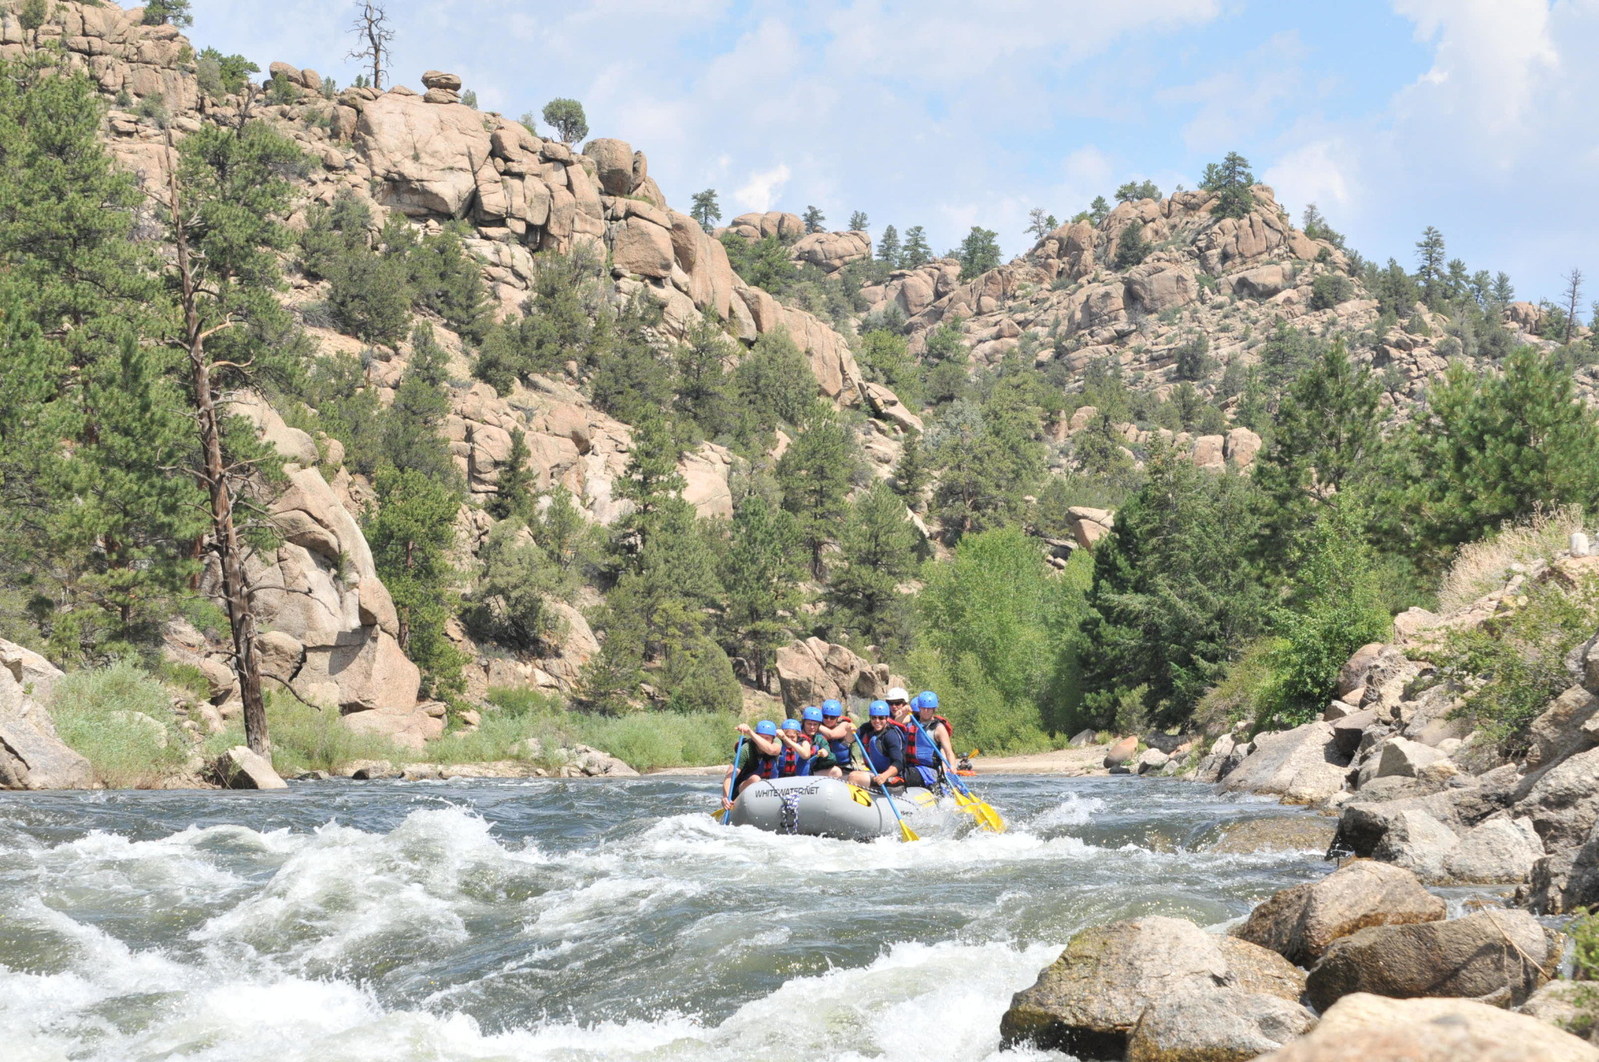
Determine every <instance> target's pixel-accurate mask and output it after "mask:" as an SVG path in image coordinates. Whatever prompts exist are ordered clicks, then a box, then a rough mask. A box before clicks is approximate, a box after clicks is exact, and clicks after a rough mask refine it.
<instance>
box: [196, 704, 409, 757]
mask: <svg viewBox="0 0 1599 1062" xmlns="http://www.w3.org/2000/svg"><path fill="white" fill-rule="evenodd" d="M267 735H268V737H269V738H270V740H271V742H272V766H273V769H275V770H276V771H277V772H278V774H280V775H282V776H283V777H285V778H292V777H294V776H295V775H299V774H304V773H305V772H306V771H334V770H337V769H338V768H339V767H341V766H343V765H344V764H347V763H349V762H351V761H352V760H389V761H391V762H396V763H397V762H401V761H404V760H410V759H420V758H421V757H420V756H418V755H417V754H416V753H414V752H412V751H411V750H410V749H406V748H402V747H400V746H398V745H395V744H394V743H393V742H392V741H389V740H388V739H387V738H384V737H379V736H377V735H375V734H357V733H356V732H355V731H353V730H351V729H350V728H349V727H348V726H346V725H345V724H344V722H343V720H342V718H341V716H340V715H339V711H338V709H337V708H320V709H319V708H315V707H313V706H311V705H309V704H306V703H305V702H304V701H301V700H300V699H299V698H297V697H291V696H288V695H286V694H280V693H276V692H272V693H268V694H267ZM242 744H244V731H243V728H242V726H241V725H240V724H238V723H235V724H233V725H232V726H230V727H229V728H228V729H227V730H225V731H223V732H222V733H221V734H214V735H212V736H211V737H210V738H209V739H207V741H206V744H205V752H206V756H207V758H210V757H211V756H215V755H217V754H218V753H220V752H221V751H222V750H223V749H227V748H231V747H233V746H234V745H242Z"/></svg>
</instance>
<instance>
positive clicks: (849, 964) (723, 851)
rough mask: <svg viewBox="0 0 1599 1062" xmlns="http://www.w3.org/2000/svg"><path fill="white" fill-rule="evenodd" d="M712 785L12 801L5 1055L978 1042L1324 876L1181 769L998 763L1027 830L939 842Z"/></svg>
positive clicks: (994, 794) (94, 1057)
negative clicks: (1141, 924) (769, 811)
mask: <svg viewBox="0 0 1599 1062" xmlns="http://www.w3.org/2000/svg"><path fill="white" fill-rule="evenodd" d="M713 788H714V783H713V782H710V781H706V780H701V779H683V778H673V779H644V780H640V781H635V782H560V781H542V780H541V781H515V782H511V781H483V782H476V783H442V784H441V783H413V784H403V783H362V784H354V783H312V784H305V785H296V786H295V787H293V788H292V789H291V790H289V791H288V792H287V793H282V794H253V795H240V794H215V793H205V794H181V793H115V794H105V793H52V794H14V795H7V796H6V797H5V798H4V801H3V802H0V1032H3V1034H4V1043H5V1045H6V1050H5V1057H6V1058H7V1059H8V1060H10V1062H36V1060H37V1062H44V1060H50V1062H57V1060H64V1059H69V1058H70V1059H82V1060H87V1062H133V1060H146V1059H148V1060H155V1059H162V1060H176V1059H184V1060H207V1062H209V1060H216V1062H223V1060H226V1062H252V1060H256V1059H260V1060H262V1062H266V1060H271V1062H293V1060H299V1059H305V1060H311V1059H316V1060H318V1062H329V1060H331V1062H340V1060H348V1062H364V1060H369V1059H370V1060H373V1062H377V1060H380V1059H381V1060H383V1062H394V1060H396V1059H399V1060H405V1059H429V1060H435V1059H437V1060H478V1059H529V1060H545V1059H548V1060H561V1062H583V1060H589V1059H649V1060H652V1062H673V1060H679V1059H683V1060H688V1059H695V1060H700V1059H709V1060H713V1062H715V1060H722V1059H726V1060H729V1062H732V1060H735V1059H736V1060H740V1062H743V1060H746V1059H750V1058H762V1059H773V1060H785V1059H796V1060H799V1059H804V1060H807V1062H810V1060H814V1059H818V1058H828V1059H888V1060H899V1059H906V1060H911V1059H914V1060H917V1062H924V1060H925V1059H927V1058H929V1057H933V1058H939V1059H947V1060H951V1062H962V1060H970V1059H986V1058H990V1057H994V1056H996V1055H997V1051H998V1026H999V1018H1000V1015H1001V1014H1003V1012H1004V1010H1005V1008H1006V1007H1007V1006H1008V1004H1009V1001H1010V997H1011V995H1012V994H1013V993H1014V992H1016V991H1018V990H1019V989H1021V988H1024V987H1026V986H1027V985H1030V984H1031V983H1032V982H1033V980H1034V978H1035V977H1036V976H1037V974H1038V971H1039V970H1040V969H1041V968H1042V967H1044V966H1046V965H1048V964H1049V962H1051V961H1052V960H1053V959H1054V958H1055V956H1056V955H1057V954H1059V951H1060V949H1061V947H1062V946H1063V945H1064V943H1065V942H1066V940H1067V939H1068V938H1069V937H1070V936H1071V934H1072V933H1073V932H1075V931H1076V930H1078V929H1080V928H1082V927H1083V926H1085V925H1089V924H1093V923H1100V922H1106V921H1111V920H1114V919H1116V918H1124V917H1132V916H1136V915H1141V914H1149V913H1161V914H1170V915H1176V916H1179V917H1186V918H1191V919H1193V920H1195V921H1197V922H1199V923H1201V924H1207V925H1216V924H1221V923H1225V922H1227V921H1229V920H1232V919H1235V918H1237V917H1239V916H1240V915H1242V914H1243V913H1245V912H1246V911H1247V910H1248V909H1249V907H1250V906H1251V905H1252V903H1254V902H1255V901H1257V900H1259V899H1260V898H1261V897H1263V896H1265V895H1267V894H1268V893H1270V892H1271V891H1273V890H1275V889H1278V888H1281V887H1284V886H1286V885H1289V884H1294V883H1296V882H1299V881H1304V880H1309V879H1310V878H1312V877H1315V876H1318V875H1320V874H1322V873H1325V869H1326V868H1325V867H1324V866H1323V865H1322V864H1321V863H1320V862H1319V860H1318V859H1317V858H1316V854H1315V853H1306V852H1282V851H1278V852H1263V853H1256V854H1252V855H1221V854H1216V853H1211V852H1207V851H1204V850H1202V848H1201V845H1200V842H1201V841H1202V839H1203V838H1204V837H1205V836H1207V834H1208V833H1209V832H1211V831H1213V830H1214V829H1215V828H1216V827H1217V826H1219V825H1221V824H1223V823H1226V822H1228V821H1230V820H1236V819H1240V818H1258V817H1263V816H1268V815H1291V814H1298V813H1299V812H1296V811H1294V810H1292V809H1285V808H1277V807H1275V806H1272V805H1268V804H1265V803H1261V802H1256V801H1250V800H1247V799H1246V800H1227V799H1221V798H1217V797H1215V796H1213V795H1212V794H1211V793H1210V792H1209V791H1208V790H1206V789H1204V788H1202V787H1198V786H1193V785H1185V784H1183V783H1177V782H1169V781H1161V780H1149V779H1130V778H1120V779H1071V780H1064V779H1041V778H1030V779H1023V778H989V779H983V780H982V785H981V795H982V796H983V798H984V799H986V800H988V801H989V802H990V803H992V804H993V805H994V806H995V807H996V808H998V809H999V810H1000V811H1001V812H1002V813H1003V814H1004V815H1005V816H1006V818H1007V819H1008V820H1009V822H1010V824H1011V829H1010V831H1009V832H1007V833H1005V834H1002V835H994V834H988V833H983V832H975V831H971V830H970V829H969V828H966V827H969V826H970V824H969V823H965V822H963V820H962V817H960V816H954V817H953V818H954V819H955V821H956V823H957V824H958V825H959V826H960V827H961V828H950V829H945V830H942V831H939V832H938V833H937V835H935V836H930V837H928V838H927V839H925V840H923V841H921V842H918V843H916V844H902V843H900V842H899V841H898V840H897V839H893V838H885V839H883V840H880V841H877V842H873V843H870V844H858V843H852V842H847V841H834V840H827V839H821V838H810V837H780V836H776V835H772V834H767V833H762V832H760V831H758V830H754V829H751V828H736V829H735V828H729V827H723V826H720V825H718V824H717V823H716V822H715V821H714V820H713V819H712V818H711V817H710V816H709V815H708V814H706V812H707V811H708V810H709V809H710V808H711V807H712V806H713V805H714V799H715V798H714V794H713V793H712V790H713ZM1005 1057H1006V1058H1007V1059H1008V1060H1026V1059H1028V1058H1030V1057H1034V1058H1043V1057H1057V1056H1051V1055H1029V1054H1027V1053H1026V1052H1022V1053H1008V1054H1007V1055H1006V1056H1005Z"/></svg>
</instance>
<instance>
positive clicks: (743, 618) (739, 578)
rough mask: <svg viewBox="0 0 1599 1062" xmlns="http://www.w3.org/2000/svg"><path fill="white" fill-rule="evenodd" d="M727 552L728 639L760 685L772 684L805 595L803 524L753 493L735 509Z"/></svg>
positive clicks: (732, 651) (724, 569)
mask: <svg viewBox="0 0 1599 1062" xmlns="http://www.w3.org/2000/svg"><path fill="white" fill-rule="evenodd" d="M730 535H731V537H730V541H729V543H728V549H727V552H726V554H725V555H724V558H723V564H722V584H723V585H724V586H725V587H726V588H727V603H726V611H725V613H724V615H723V619H722V630H723V636H722V644H723V646H724V647H725V648H726V649H727V651H728V653H729V654H730V655H732V656H734V657H736V658H739V659H742V660H743V661H744V665H745V672H746V674H747V675H748V677H749V679H750V681H751V682H753V683H754V684H755V686H756V687H757V688H758V689H763V690H765V689H769V688H770V685H771V677H772V665H773V661H774V660H775V657H776V653H777V650H778V649H779V648H780V647H781V646H784V645H787V644H788V642H789V641H790V640H791V638H792V637H793V626H794V624H795V623H796V621H797V620H796V618H797V617H798V615H799V610H800V606H801V604H802V603H803V598H802V596H801V594H800V590H799V582H800V580H801V579H802V578H803V577H804V566H803V564H802V563H801V555H800V552H799V544H800V535H799V524H798V522H797V521H796V520H795V519H794V515H793V514H792V513H788V512H784V511H783V510H782V509H780V508H778V507H777V506H775V505H773V504H772V503H771V502H769V501H768V500H766V499H765V498H764V497H762V496H761V495H759V494H751V495H749V496H748V497H746V498H745V499H744V500H743V501H741V502H740V503H739V506H738V508H737V509H736V510H735V511H734V513H733V524H732V527H731V529H730Z"/></svg>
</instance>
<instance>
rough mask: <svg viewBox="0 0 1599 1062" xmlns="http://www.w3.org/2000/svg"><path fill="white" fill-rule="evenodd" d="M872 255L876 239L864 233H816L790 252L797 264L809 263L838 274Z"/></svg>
mask: <svg viewBox="0 0 1599 1062" xmlns="http://www.w3.org/2000/svg"><path fill="white" fill-rule="evenodd" d="M871 254H872V238H871V237H870V236H868V235H867V234H866V233H864V232H813V233H811V234H810V235H809V236H805V237H802V238H801V239H800V240H799V241H798V242H797V243H795V244H794V246H792V247H790V248H789V249H788V255H789V257H790V258H791V259H793V260H794V261H795V262H806V263H809V264H810V265H813V266H816V267H817V268H818V269H821V270H823V271H824V272H827V273H836V272H838V270H840V269H843V268H844V267H845V266H847V265H849V264H850V263H851V262H855V261H859V260H860V259H863V258H869V257H871Z"/></svg>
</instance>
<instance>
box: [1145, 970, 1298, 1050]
mask: <svg viewBox="0 0 1599 1062" xmlns="http://www.w3.org/2000/svg"><path fill="white" fill-rule="evenodd" d="M1315 1024H1316V1018H1315V1015H1313V1014H1311V1013H1310V1011H1308V1010H1306V1009H1305V1008H1304V1007H1302V1006H1300V1005H1299V1004H1298V1003H1295V1002H1292V1001H1291V1000H1287V999H1283V998H1281V997H1280V996H1272V995H1264V994H1262V993H1259V992H1241V991H1237V990H1233V989H1226V988H1190V989H1185V990H1182V991H1178V992H1175V993H1173V994H1172V995H1169V996H1166V997H1164V998H1162V999H1159V1000H1156V1001H1155V1002H1154V1003H1152V1004H1150V1006H1148V1007H1147V1008H1145V1010H1144V1013H1143V1015H1142V1016H1141V1017H1140V1018H1139V1019H1138V1024H1137V1025H1136V1026H1134V1027H1133V1032H1132V1035H1131V1036H1130V1037H1128V1041H1127V1062H1174V1060H1177V1059H1202V1060H1203V1062H1249V1060H1250V1059H1254V1058H1258V1057H1259V1056H1260V1055H1262V1054H1264V1053H1265V1052H1267V1051H1272V1050H1275V1049H1276V1048H1279V1047H1281V1046H1282V1045H1284V1044H1286V1043H1288V1042H1289V1041H1291V1040H1293V1039H1295V1038H1296V1037H1298V1036H1301V1035H1303V1034H1304V1033H1305V1032H1307V1031H1309V1030H1310V1029H1311V1028H1313V1027H1314V1026H1315Z"/></svg>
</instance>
